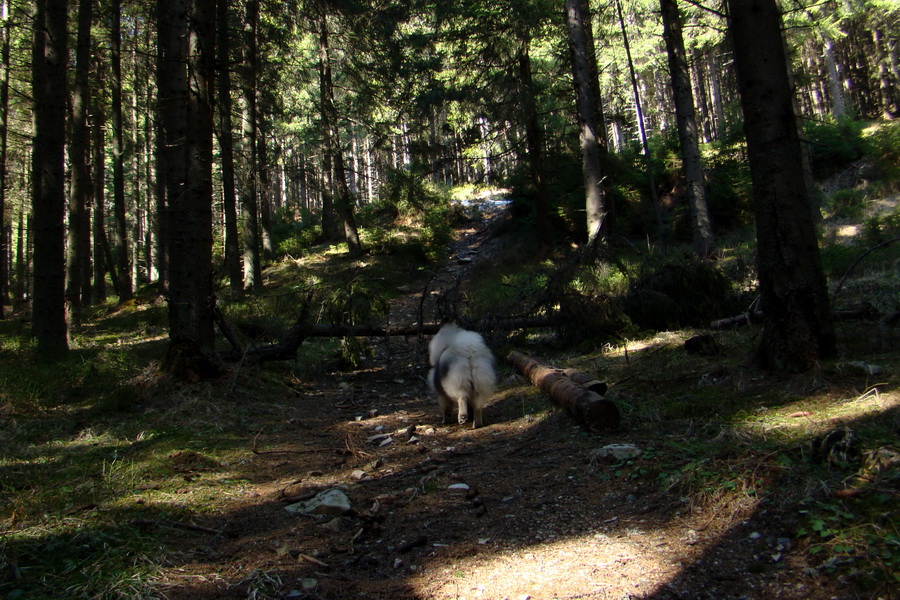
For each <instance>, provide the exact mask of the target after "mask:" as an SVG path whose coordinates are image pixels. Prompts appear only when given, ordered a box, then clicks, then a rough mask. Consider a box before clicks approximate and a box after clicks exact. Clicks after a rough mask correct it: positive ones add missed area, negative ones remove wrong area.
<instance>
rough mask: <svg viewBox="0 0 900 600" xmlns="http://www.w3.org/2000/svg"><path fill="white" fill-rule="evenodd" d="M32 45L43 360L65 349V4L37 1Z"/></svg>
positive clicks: (38, 324)
mask: <svg viewBox="0 0 900 600" xmlns="http://www.w3.org/2000/svg"><path fill="white" fill-rule="evenodd" d="M35 5H36V10H35V16H34V29H33V36H34V37H33V45H32V63H31V64H32V94H33V98H34V144H33V147H32V212H33V216H32V226H33V230H34V296H33V298H34V299H33V304H32V308H33V319H32V331H33V333H34V336H35V337H36V338H37V348H38V353H39V354H40V355H41V356H42V357H44V358H47V359H53V358H57V357H59V356H61V355H62V354H64V353H65V352H66V351H67V350H68V348H69V340H68V327H67V325H66V310H65V282H66V258H65V210H66V190H65V164H64V161H65V142H66V63H67V60H66V58H67V56H66V52H67V43H68V32H67V29H66V27H67V23H66V21H67V16H68V6H67V3H66V0H37V2H36V3H35Z"/></svg>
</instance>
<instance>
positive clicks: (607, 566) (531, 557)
mask: <svg viewBox="0 0 900 600" xmlns="http://www.w3.org/2000/svg"><path fill="white" fill-rule="evenodd" d="M536 525H537V524H536ZM598 529H599V530H600V531H598V532H597V533H593V534H587V535H576V536H572V537H562V538H560V539H555V540H552V541H546V542H536V543H534V544H529V545H519V546H515V545H512V546H511V545H508V544H503V543H502V542H501V541H495V540H491V539H482V540H478V541H477V543H475V544H463V545H462V547H461V548H460V547H457V548H450V547H443V546H442V545H440V544H435V545H434V547H433V549H432V551H431V552H430V555H431V556H433V557H435V559H436V561H437V564H438V565H439V566H437V567H436V568H435V567H431V566H430V565H428V564H427V563H428V562H430V561H426V564H425V565H424V566H419V565H416V570H418V571H422V570H424V571H425V572H426V575H427V576H425V575H423V574H416V573H415V571H413V574H412V575H410V577H409V582H410V585H411V587H413V589H415V590H416V591H417V593H418V595H419V597H421V598H433V597H446V598H522V597H537V598H552V597H597V598H604V597H606V593H609V594H611V596H610V597H624V596H625V595H627V594H634V595H636V596H637V595H640V596H644V595H648V594H652V593H654V592H655V591H657V590H658V589H659V587H661V586H664V585H665V582H667V581H670V580H672V579H673V578H674V577H676V576H677V575H678V573H679V572H680V571H681V569H682V566H683V561H688V560H692V559H694V558H695V557H696V556H697V554H698V553H699V552H697V551H698V550H701V548H699V547H695V548H694V549H692V550H691V551H690V552H689V553H687V554H683V553H681V552H679V551H673V550H672V549H671V547H670V541H669V536H670V535H671V534H670V533H668V532H666V531H665V530H659V531H652V532H649V533H646V532H642V531H639V530H628V529H625V530H623V531H615V530H612V531H610V527H609V524H608V523H607V524H602V523H601V524H600V526H599V527H598ZM607 532H608V533H607ZM551 537H553V536H551ZM411 568H412V567H411V566H408V569H411Z"/></svg>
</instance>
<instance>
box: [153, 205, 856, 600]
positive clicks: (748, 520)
mask: <svg viewBox="0 0 900 600" xmlns="http://www.w3.org/2000/svg"><path fill="white" fill-rule="evenodd" d="M499 218H502V212H501V213H498V214H497V215H496V216H494V215H491V218H487V219H485V220H484V221H481V222H476V223H473V224H472V226H471V228H469V229H466V230H464V231H461V232H460V237H459V238H458V240H457V242H456V244H455V246H454V249H453V252H452V253H451V256H450V257H449V259H448V262H447V264H446V265H445V266H444V267H443V268H442V269H439V270H438V272H437V273H436V274H435V275H434V276H433V277H432V278H431V279H430V280H429V281H428V282H427V285H428V289H429V290H430V291H429V292H426V294H425V296H424V300H423V296H422V289H423V286H424V284H425V282H418V284H417V285H413V284H410V290H409V293H408V294H407V295H405V296H403V297H401V298H399V299H397V301H396V302H395V303H394V304H393V305H392V306H391V324H392V325H396V324H401V323H402V324H414V323H416V322H417V321H418V319H419V315H420V314H422V315H424V316H425V320H426V321H428V320H430V319H432V318H433V317H434V315H435V314H436V313H437V312H439V307H438V306H437V304H436V303H437V302H438V299H439V297H440V294H439V293H437V292H439V291H440V290H447V289H449V288H451V287H453V286H455V285H456V284H457V283H458V281H460V280H464V279H465V276H466V270H467V269H470V268H474V267H475V266H476V265H477V264H478V262H479V261H481V260H489V258H490V244H491V243H494V242H492V241H491V240H492V236H491V235H490V233H489V232H490V227H489V225H490V224H492V223H496V220H495V219H499ZM374 343H375V344H376V346H377V352H376V356H375V358H374V359H373V360H372V361H371V363H370V364H369V365H368V366H367V367H365V368H362V369H359V370H358V371H354V372H344V373H334V374H331V375H328V376H326V377H323V378H320V379H318V380H316V381H300V380H297V381H293V382H290V384H286V385H285V391H284V395H283V396H281V397H277V398H265V399H260V398H256V399H253V400H254V401H252V402H246V403H245V404H244V409H243V410H244V418H245V419H246V431H247V438H248V449H247V453H246V456H245V458H244V459H243V460H242V461H238V462H237V463H236V464H232V465H223V466H222V467H221V472H220V473H218V474H217V476H213V477H210V476H209V474H208V473H207V474H204V475H203V476H202V477H198V478H197V480H196V481H194V482H191V481H190V480H187V481H186V484H185V489H184V493H183V503H184V505H185V506H187V507H190V510H193V511H194V513H193V517H194V518H193V522H196V523H197V524H200V525H202V526H205V527H207V528H209V529H210V530H221V531H223V532H224V533H223V534H221V535H219V534H215V533H209V532H205V531H193V530H188V529H184V528H173V529H171V530H167V531H166V532H165V536H166V537H167V541H168V542H169V543H172V544H175V546H176V547H177V548H178V549H179V551H178V552H176V553H174V554H173V555H172V556H171V557H170V559H169V562H168V564H167V565H165V566H164V568H163V572H162V578H161V581H160V583H159V586H158V591H159V593H160V596H161V597H164V598H168V599H169V600H176V599H184V600H187V599H205V598H294V599H300V598H309V599H322V600H338V599H348V600H349V599H375V598H379V599H386V600H387V599H419V600H426V599H427V600H450V599H454V600H460V599H466V600H472V599H479V598H484V599H496V600H500V599H510V600H524V599H531V600H545V599H546V600H549V599H553V598H560V599H563V598H565V599H575V598H579V599H595V600H600V599H622V600H624V599H637V598H642V599H673V600H674V599H698V598H707V599H710V600H712V599H717V600H725V599H738V598H745V599H751V600H752V599H760V600H762V599H765V600H771V599H772V598H779V599H785V600H792V599H797V600H799V599H820V598H822V599H824V598H835V597H837V598H845V597H846V598H850V597H855V596H853V595H851V594H849V593H848V590H842V589H841V588H840V586H839V584H838V583H836V582H835V581H833V580H831V579H827V578H825V577H823V576H822V574H821V572H820V571H817V570H815V569H809V568H807V567H808V565H807V564H806V562H805V559H804V556H805V555H804V554H802V553H800V552H796V551H794V550H795V549H794V543H793V540H791V539H790V534H789V528H790V527H791V523H790V522H789V521H788V520H785V518H784V515H782V514H780V513H779V512H778V510H777V509H776V508H775V507H771V506H770V507H767V506H765V505H764V504H762V503H760V502H759V501H758V500H757V499H754V498H752V497H750V496H746V497H738V498H740V499H738V500H735V498H736V496H734V495H731V496H729V498H730V499H729V500H728V501H727V502H710V503H708V504H706V505H699V504H698V503H695V502H692V501H690V500H688V499H685V498H681V497H679V496H678V495H677V494H674V493H671V492H669V491H667V490H666V489H664V488H662V487H661V486H659V485H656V484H654V483H652V482H650V483H648V482H646V481H644V480H642V479H640V478H616V477H609V476H608V472H609V471H608V469H606V468H604V465H602V464H598V463H597V461H596V459H594V458H592V454H591V451H592V450H593V449H595V448H599V447H600V446H603V445H605V444H610V443H615V442H629V443H634V444H637V445H638V446H640V447H644V448H649V447H652V446H653V443H654V440H655V439H657V438H658V437H660V436H687V435H691V432H690V431H689V430H683V429H678V428H669V430H661V429H659V428H656V429H654V430H635V431H628V430H623V431H620V432H616V433H611V434H606V435H602V436H596V435H591V434H587V433H586V432H585V431H583V429H582V428H581V427H579V426H578V425H577V424H576V423H575V422H574V421H573V420H572V419H571V418H570V417H569V416H568V415H567V414H565V413H564V412H562V411H560V410H555V409H554V410H549V411H548V410H547V404H546V403H547V401H546V399H545V398H541V397H540V396H539V395H535V394H533V393H531V392H522V391H521V390H522V388H523V386H524V385H525V384H524V382H523V381H522V380H521V378H520V377H518V376H517V375H516V374H515V373H514V372H512V370H510V369H509V367H507V366H505V365H504V364H503V361H502V359H503V357H502V356H498V359H499V360H498V363H499V364H498V366H499V371H500V378H501V381H500V386H499V389H498V392H497V394H496V396H495V398H494V400H493V401H492V403H491V404H490V405H489V406H488V407H487V408H486V410H485V420H486V423H487V426H486V427H484V428H481V429H477V430H472V429H469V428H467V427H464V426H459V425H452V426H442V425H440V418H439V415H438V412H437V407H436V403H435V402H434V400H433V399H432V398H431V397H430V395H429V392H428V389H427V385H426V383H425V378H424V376H425V374H426V373H427V364H426V360H427V358H426V353H425V348H426V343H427V338H423V339H420V340H417V339H399V338H392V339H387V340H378V341H376V342H374ZM526 389H527V387H526ZM686 426H687V427H688V429H689V428H690V425H689V424H688V425H686ZM251 437H252V444H251V443H250V441H249V440H250V439H251ZM647 459H648V460H652V457H651V456H650V455H649V454H648V456H647ZM723 460H727V457H726V458H724V459H723ZM770 471H771V469H769V465H768V464H767V463H766V460H765V458H764V457H763V458H760V473H761V474H762V473H769V472H770ZM604 473H606V474H607V475H604ZM460 484H463V485H460ZM330 489H339V490H342V491H343V492H345V493H346V495H347V497H348V498H349V499H350V501H351V503H352V507H353V508H352V511H351V512H349V513H347V514H344V515H340V516H328V517H310V516H298V515H295V514H290V513H289V512H288V511H286V510H285V506H287V505H289V504H291V503H293V502H297V501H300V500H304V499H308V498H310V497H312V496H314V495H315V494H317V493H319V492H322V491H325V490H330ZM200 506H202V507H203V508H202V509H201V508H199V507H200Z"/></svg>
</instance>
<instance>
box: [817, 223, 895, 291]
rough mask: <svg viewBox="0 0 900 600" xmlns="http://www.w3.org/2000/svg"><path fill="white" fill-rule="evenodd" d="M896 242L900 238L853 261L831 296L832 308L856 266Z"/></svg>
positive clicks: (869, 250)
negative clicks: (873, 253) (875, 252)
mask: <svg viewBox="0 0 900 600" xmlns="http://www.w3.org/2000/svg"><path fill="white" fill-rule="evenodd" d="M894 242H900V237H896V238H894V239H892V240H888V241H886V242H882V243H880V244H878V245H877V246H872V247H871V248H869V249H868V250H866V251H865V252H863V253H862V254H860V255H859V256H858V257H857V258H856V260H854V261H853V264H852V265H850V268H849V269H847V272H846V273H844V276H843V277H841V280H840V281H839V282H838V284H837V287H836V288H835V289H834V294H832V295H831V306H832V307H833V306H834V303H835V301H836V300H837V297H838V294H839V293H840V292H841V288H843V287H844V281H846V280H847V277H849V276H850V273H852V272H853V269H855V268H856V265H858V264H859V262H860V261H861V260H862V259H864V258H865V257H867V256H868V255H869V254H871V253H872V252H874V251H876V250H878V249H880V248H884V247H885V246H889V245H891V244H893V243H894Z"/></svg>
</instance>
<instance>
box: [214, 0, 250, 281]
mask: <svg viewBox="0 0 900 600" xmlns="http://www.w3.org/2000/svg"><path fill="white" fill-rule="evenodd" d="M216 23H217V27H216V31H217V38H216V54H217V55H218V61H217V62H218V65H219V70H218V105H217V106H218V109H219V148H221V154H222V197H223V209H222V210H223V212H224V217H225V271H226V273H228V281H229V284H230V289H231V292H232V294H235V295H240V294H241V293H242V292H243V291H244V280H243V274H242V273H241V257H240V250H239V244H238V227H237V196H236V193H235V188H234V178H235V170H234V135H233V134H232V123H231V111H232V102H231V70H230V69H229V68H228V64H229V63H230V60H231V36H230V35H229V32H230V29H229V26H228V1H227V0H218V1H217V2H216Z"/></svg>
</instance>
